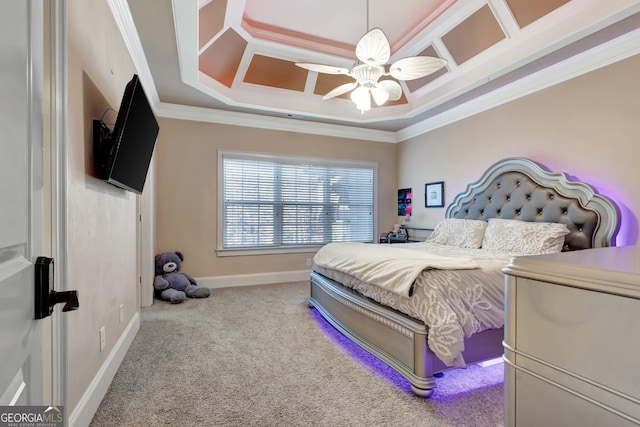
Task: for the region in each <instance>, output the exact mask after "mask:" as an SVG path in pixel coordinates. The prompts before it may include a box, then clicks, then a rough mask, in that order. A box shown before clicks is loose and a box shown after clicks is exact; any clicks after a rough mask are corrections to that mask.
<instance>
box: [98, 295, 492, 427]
mask: <svg viewBox="0 0 640 427" xmlns="http://www.w3.org/2000/svg"><path fill="white" fill-rule="evenodd" d="M308 295H309V284H308V283H283V284H274V285H264V286H251V287H238V288H225V289H214V290H213V292H212V295H211V297H209V298H206V299H199V300H198V299H187V301H185V302H184V303H182V304H178V305H172V304H169V303H165V302H163V301H155V302H154V304H153V305H152V306H151V307H147V308H143V309H142V318H141V326H140V331H139V332H138V335H137V336H136V338H135V340H134V342H133V343H132V345H131V348H130V350H129V352H128V353H127V355H126V356H125V358H124V360H123V362H122V364H121V366H120V368H119V370H118V372H117V373H116V376H115V378H114V380H113V382H112V384H111V386H110V388H109V390H108V392H107V394H106V396H105V398H104V399H103V401H102V403H101V405H100V407H99V408H98V410H97V412H96V414H95V416H94V418H93V420H92V422H91V424H90V425H91V427H101V426H109V427H114V426H433V427H441V426H460V427H462V426H473V427H479V426H491V427H496V426H503V423H504V421H503V420H504V405H503V400H504V388H503V370H504V367H503V365H502V364H497V365H493V366H489V367H486V368H481V367H479V366H477V365H472V366H469V367H467V368H466V369H457V370H453V371H448V372H446V373H445V375H444V377H443V378H438V379H437V380H436V381H437V388H436V389H435V391H434V393H433V395H432V396H431V398H429V399H422V398H418V397H416V396H414V395H413V394H412V392H411V389H410V386H409V383H408V382H407V381H406V380H405V379H404V378H402V377H401V376H400V375H399V374H397V373H396V372H395V371H393V370H392V369H391V368H389V367H388V366H387V365H386V364H384V363H383V362H381V361H379V360H378V359H376V358H375V357H373V356H371V355H369V353H367V352H365V351H363V350H361V349H360V348H359V347H357V346H354V345H353V344H352V343H351V342H350V341H349V340H347V339H346V338H345V337H343V336H342V335H341V334H339V333H338V332H337V331H336V330H335V329H334V328H333V327H332V326H331V325H330V324H328V323H327V322H326V321H325V320H324V319H323V318H322V317H321V316H320V315H319V314H318V313H317V311H316V310H315V309H312V308H309V307H308V305H307V303H306V298H307V297H308Z"/></svg>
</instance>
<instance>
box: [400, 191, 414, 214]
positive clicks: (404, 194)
mask: <svg viewBox="0 0 640 427" xmlns="http://www.w3.org/2000/svg"><path fill="white" fill-rule="evenodd" d="M406 215H411V189H410V188H401V189H400V190H398V216H406Z"/></svg>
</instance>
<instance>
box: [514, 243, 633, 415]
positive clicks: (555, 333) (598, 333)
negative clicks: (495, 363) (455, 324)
mask: <svg viewBox="0 0 640 427" xmlns="http://www.w3.org/2000/svg"><path fill="white" fill-rule="evenodd" d="M503 271H504V273H505V274H506V276H505V277H506V284H505V286H506V289H505V291H506V296H505V298H506V300H505V303H506V307H505V315H506V318H505V340H504V359H505V397H506V400H505V426H518V427H526V426H534V427H537V426H549V427H552V426H562V427H566V426H580V427H586V426H607V427H608V426H612V427H613V426H615V427H617V426H637V425H640V247H633V246H629V247H612V248H598V249H587V250H582V251H575V252H567V253H561V254H554V255H541V256H530V257H517V258H514V259H513V260H512V261H511V262H510V263H509V264H508V265H507V266H506V267H505V268H504V269H503Z"/></svg>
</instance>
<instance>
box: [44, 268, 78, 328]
mask: <svg viewBox="0 0 640 427" xmlns="http://www.w3.org/2000/svg"><path fill="white" fill-rule="evenodd" d="M53 265H54V263H53V259H52V258H47V257H42V256H41V257H38V258H37V259H36V264H35V285H36V292H35V316H34V317H35V318H36V319H44V318H45V317H47V316H50V315H51V314H52V313H53V306H55V305H56V304H58V303H61V302H62V303H65V305H64V307H63V308H62V311H72V310H77V309H78V308H80V303H79V301H78V291H64V292H56V290H55V286H54V274H53Z"/></svg>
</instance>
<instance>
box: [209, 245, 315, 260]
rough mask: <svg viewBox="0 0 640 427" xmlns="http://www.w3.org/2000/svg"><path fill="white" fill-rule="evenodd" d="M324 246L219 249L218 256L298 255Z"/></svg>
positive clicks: (312, 251) (313, 251)
mask: <svg viewBox="0 0 640 427" xmlns="http://www.w3.org/2000/svg"><path fill="white" fill-rule="evenodd" d="M322 246H324V245H318V246H304V247H289V248H253V249H222V248H217V249H216V254H217V255H218V256H219V257H224V256H251V255H278V254H296V253H315V252H318V249H320V248H321V247H322Z"/></svg>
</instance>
